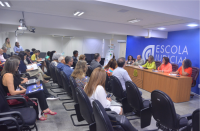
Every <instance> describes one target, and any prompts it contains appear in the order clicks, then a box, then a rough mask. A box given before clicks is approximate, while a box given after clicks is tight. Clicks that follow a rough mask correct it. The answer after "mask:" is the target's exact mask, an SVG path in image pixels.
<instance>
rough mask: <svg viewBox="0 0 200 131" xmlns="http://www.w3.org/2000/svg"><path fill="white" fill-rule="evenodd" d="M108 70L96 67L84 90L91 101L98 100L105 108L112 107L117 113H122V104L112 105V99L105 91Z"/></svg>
mask: <svg viewBox="0 0 200 131" xmlns="http://www.w3.org/2000/svg"><path fill="white" fill-rule="evenodd" d="M105 82H106V72H105V71H104V70H103V69H101V68H96V69H94V71H93V72H92V74H91V77H90V80H89V82H88V84H87V85H86V86H85V88H84V91H85V93H86V94H87V96H88V97H89V99H90V102H91V104H92V102H93V101H94V100H98V101H99V102H100V103H101V104H102V106H103V107H104V108H110V109H111V110H112V111H114V112H116V113H117V114H120V115H122V108H121V107H120V106H111V105H110V104H111V101H112V99H111V98H110V97H109V98H107V94H106V91H105Z"/></svg>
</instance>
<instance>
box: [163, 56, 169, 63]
mask: <svg viewBox="0 0 200 131" xmlns="http://www.w3.org/2000/svg"><path fill="white" fill-rule="evenodd" d="M163 59H165V65H167V64H168V63H170V62H169V58H168V57H163Z"/></svg>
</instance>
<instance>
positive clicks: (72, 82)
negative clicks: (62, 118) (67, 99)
mask: <svg viewBox="0 0 200 131" xmlns="http://www.w3.org/2000/svg"><path fill="white" fill-rule="evenodd" d="M69 82H70V86H71V90H72V96H73V100H74V103H75V104H74V109H68V110H67V109H66V110H67V111H71V110H75V112H76V114H71V115H70V117H71V120H72V123H73V125H74V126H86V125H88V124H79V125H78V124H75V122H74V120H73V116H77V120H78V122H81V121H83V120H84V118H83V117H82V116H81V113H80V107H79V103H78V98H77V95H76V88H77V85H76V82H75V80H74V78H73V77H72V76H70V78H69Z"/></svg>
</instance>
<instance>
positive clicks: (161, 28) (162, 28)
mask: <svg viewBox="0 0 200 131" xmlns="http://www.w3.org/2000/svg"><path fill="white" fill-rule="evenodd" d="M158 29H159V30H165V29H166V28H164V27H160V28H158Z"/></svg>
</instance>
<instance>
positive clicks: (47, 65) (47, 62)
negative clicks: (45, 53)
mask: <svg viewBox="0 0 200 131" xmlns="http://www.w3.org/2000/svg"><path fill="white" fill-rule="evenodd" d="M45 62H46V67H47V74H48V75H49V76H51V72H50V68H49V65H50V61H49V60H48V59H45Z"/></svg>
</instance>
